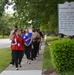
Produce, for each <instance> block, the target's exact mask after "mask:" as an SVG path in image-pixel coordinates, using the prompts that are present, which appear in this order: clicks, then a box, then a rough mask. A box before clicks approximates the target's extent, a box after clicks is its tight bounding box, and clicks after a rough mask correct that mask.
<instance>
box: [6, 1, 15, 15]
mask: <svg viewBox="0 0 74 75" xmlns="http://www.w3.org/2000/svg"><path fill="white" fill-rule="evenodd" d="M9 1H11V0H9ZM14 5H15V3H13V4H12V5H7V4H6V6H5V12H6V13H9V14H13V13H14V10H13V6H14ZM7 7H8V9H7Z"/></svg>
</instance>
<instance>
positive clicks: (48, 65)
mask: <svg viewBox="0 0 74 75" xmlns="http://www.w3.org/2000/svg"><path fill="white" fill-rule="evenodd" d="M54 40H58V36H54V37H52V36H47V39H46V43H50V42H51V41H54ZM43 68H44V69H45V68H53V66H52V63H51V56H50V48H49V46H46V47H45V49H44V56H43Z"/></svg>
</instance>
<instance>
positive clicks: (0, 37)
mask: <svg viewBox="0 0 74 75" xmlns="http://www.w3.org/2000/svg"><path fill="white" fill-rule="evenodd" d="M8 38H9V37H8V36H4V37H3V36H2V35H0V39H8Z"/></svg>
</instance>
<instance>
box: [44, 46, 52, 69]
mask: <svg viewBox="0 0 74 75" xmlns="http://www.w3.org/2000/svg"><path fill="white" fill-rule="evenodd" d="M46 68H53V66H52V63H51V57H50V49H49V46H46V47H45V49H44V57H43V69H46Z"/></svg>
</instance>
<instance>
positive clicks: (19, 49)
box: [12, 29, 26, 70]
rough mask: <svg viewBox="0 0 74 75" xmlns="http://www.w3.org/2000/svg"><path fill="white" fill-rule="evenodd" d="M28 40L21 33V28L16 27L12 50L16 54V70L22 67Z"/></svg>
mask: <svg viewBox="0 0 74 75" xmlns="http://www.w3.org/2000/svg"><path fill="white" fill-rule="evenodd" d="M25 42H26V40H23V38H22V36H21V35H19V30H18V29H16V30H15V31H14V36H13V40H12V50H13V55H14V63H15V67H16V70H18V67H21V61H22V56H23V51H24V43H25Z"/></svg>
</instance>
